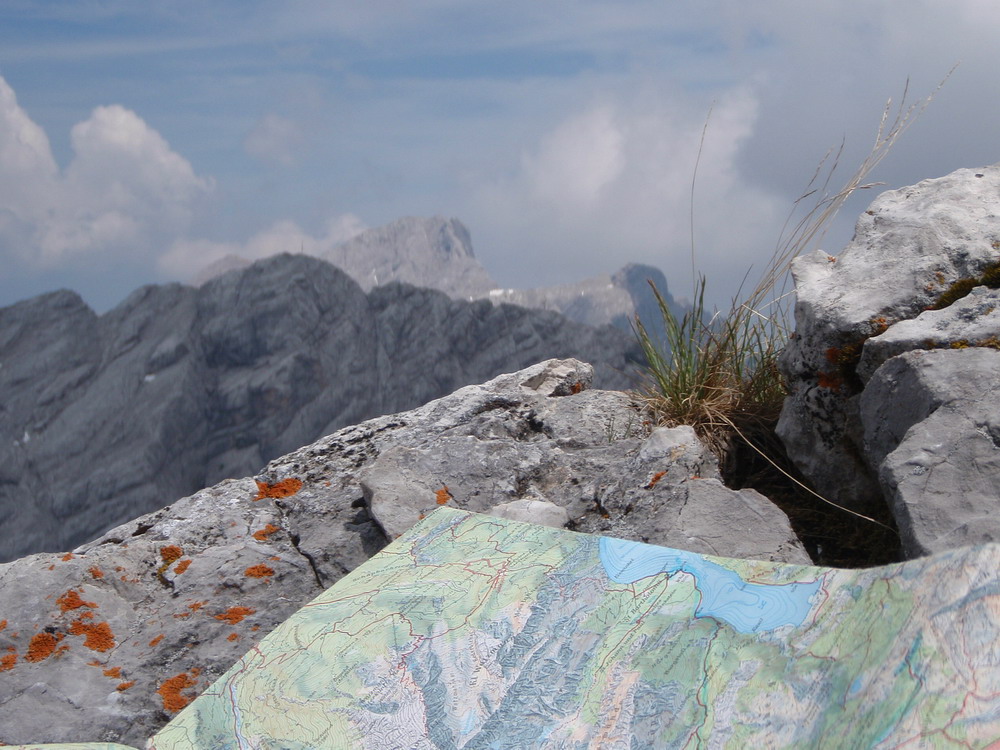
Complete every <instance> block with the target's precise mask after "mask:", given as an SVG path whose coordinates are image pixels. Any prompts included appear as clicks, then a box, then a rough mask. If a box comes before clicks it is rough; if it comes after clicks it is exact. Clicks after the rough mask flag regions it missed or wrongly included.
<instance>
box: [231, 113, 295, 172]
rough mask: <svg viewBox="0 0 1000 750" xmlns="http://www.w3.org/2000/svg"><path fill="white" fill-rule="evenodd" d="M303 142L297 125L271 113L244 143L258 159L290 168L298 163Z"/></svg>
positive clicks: (248, 151)
mask: <svg viewBox="0 0 1000 750" xmlns="http://www.w3.org/2000/svg"><path fill="white" fill-rule="evenodd" d="M303 140H304V139H303V137H302V131H301V129H300V128H299V126H298V125H297V124H295V123H294V122H293V121H292V120H289V119H288V118H287V117H282V116H281V115H276V114H274V113H271V114H267V115H265V116H264V117H262V118H261V119H260V120H259V121H258V122H257V124H256V125H254V127H253V130H251V131H250V133H249V134H248V135H247V137H246V139H245V140H244V141H243V148H244V149H245V150H246V152H247V153H248V154H250V156H253V157H254V158H256V159H260V160H261V161H264V162H271V163H275V164H280V165H281V166H285V167H290V166H292V165H293V164H295V163H296V161H297V157H298V153H299V150H300V149H301V147H302V143H303Z"/></svg>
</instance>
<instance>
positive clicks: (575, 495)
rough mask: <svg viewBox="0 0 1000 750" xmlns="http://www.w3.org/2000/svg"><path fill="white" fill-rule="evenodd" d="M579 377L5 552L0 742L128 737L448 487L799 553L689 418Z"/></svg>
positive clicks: (504, 391)
mask: <svg viewBox="0 0 1000 750" xmlns="http://www.w3.org/2000/svg"><path fill="white" fill-rule="evenodd" d="M591 380H592V368H590V366H588V365H586V364H583V363H581V362H578V361H574V360H566V361H549V362H543V363H540V364H538V365H535V366H533V367H530V368H528V369H526V370H523V371H520V372H517V373H513V374H509V375H503V376H500V377H497V378H495V379H493V380H492V381H490V382H488V383H485V384H483V385H473V386H467V387H465V388H462V389H460V390H458V391H456V392H455V393H453V394H451V395H449V396H447V397H445V398H442V399H439V400H436V401H432V402H430V403H428V404H426V405H424V406H422V407H420V408H418V409H415V410H413V411H410V412H406V413H401V414H395V415H391V416H384V417H378V418H375V419H372V420H369V421H367V422H364V423H361V424H358V425H355V426H351V427H347V428H344V429H341V430H339V431H338V432H336V433H334V434H332V435H329V436H327V437H325V438H322V439H321V440H318V441H317V442H315V443H313V444H311V445H308V446H306V447H303V448H301V449H299V450H297V451H295V452H293V453H291V454H289V455H286V456H284V457H282V458H280V459H277V460H275V461H272V462H271V463H270V464H269V465H268V466H267V467H266V468H265V469H264V471H263V472H262V473H261V474H260V475H259V476H258V477H257V480H256V481H254V480H251V479H241V480H226V481H224V482H221V483H220V484H218V485H216V486H215V487H212V488H209V489H206V490H203V491H201V492H198V493H196V494H195V495H192V496H191V497H188V498H184V499H182V500H179V501H177V502H175V503H174V504H173V505H171V506H169V507H167V508H163V509H160V510H158V511H156V512H154V513H151V514H149V515H146V516H142V517H139V518H136V519H134V520H132V521H130V522H129V523H126V524H124V525H122V526H120V527H118V528H115V529H113V530H111V531H109V532H108V533H106V534H104V535H103V536H102V537H100V538H98V539H96V540H94V541H92V542H90V543H88V544H85V545H83V546H81V547H79V548H77V549H76V550H74V552H73V553H72V554H69V555H61V554H52V553H43V554H38V555H33V556H30V557H25V558H22V559H20V560H17V561H14V562H12V563H7V564H0V603H2V604H0V742H8V743H17V742H61V741H70V740H77V741H78V740H81V739H86V740H91V741H97V740H115V741H119V742H124V743H129V744H133V745H137V746H140V745H141V743H142V742H144V740H145V738H146V737H148V736H149V735H150V734H152V733H153V732H154V731H156V730H157V729H158V728H159V727H160V726H162V725H163V724H164V723H166V722H167V721H168V720H169V719H170V718H171V717H172V716H173V715H175V713H176V711H177V709H179V708H180V707H181V706H182V704H184V703H185V702H186V701H187V700H189V699H190V698H192V697H194V696H195V695H197V694H198V693H200V692H201V691H202V690H204V689H205V688H206V687H207V686H208V685H209V684H211V683H212V682H213V681H214V680H215V679H216V678H217V677H218V676H219V675H220V674H221V673H222V672H223V671H224V670H225V669H226V668H228V666H229V665H230V664H232V663H233V662H234V661H235V660H236V659H237V658H238V657H239V656H240V655H241V654H242V653H244V652H245V651H246V650H247V649H249V648H250V647H252V645H253V644H254V642H255V641H256V640H257V639H259V638H261V637H263V635H265V634H266V633H267V632H268V631H269V630H270V629H272V628H273V627H275V626H276V625H277V624H279V623H280V622H282V621H283V620H284V619H285V618H287V617H288V616H289V615H290V614H291V613H292V612H294V611H295V610H296V609H298V608H299V607H300V606H301V605H302V604H304V603H305V602H306V601H308V600H309V599H311V598H312V597H314V596H315V595H316V594H317V593H319V592H320V591H321V590H322V589H325V588H327V587H328V586H330V585H332V584H333V583H334V582H335V581H337V580H338V579H339V578H340V577H342V576H343V575H344V574H346V573H347V572H349V571H350V570H353V569H354V568H355V567H356V566H357V565H359V564H360V563H361V562H362V561H364V560H365V559H367V558H368V557H370V556H371V555H372V554H374V553H375V552H376V551H378V550H379V549H381V547H382V546H384V545H385V544H386V543H387V537H388V536H393V535H395V534H396V533H399V532H400V530H402V529H405V528H406V526H407V523H409V522H410V521H411V520H416V518H418V517H419V515H420V513H422V512H423V513H426V512H428V511H430V510H432V509H433V508H436V507H438V505H439V504H440V503H442V502H444V503H447V504H449V505H452V506H454V507H460V508H465V509H479V510H484V511H489V510H493V511H495V512H501V513H503V512H505V509H509V508H510V507H511V506H512V504H516V503H518V502H519V501H524V500H529V501H533V502H537V503H547V504H549V505H551V506H553V507H554V508H556V509H559V510H562V511H563V512H564V513H565V514H566V517H567V518H568V519H569V520H570V524H571V526H572V527H574V528H576V529H579V530H587V531H607V532H613V533H615V534H616V535H618V536H624V537H626V538H630V539H636V540H640V541H648V542H651V543H655V544H667V545H673V546H678V547H681V548H684V549H690V550H694V551H698V552H710V553H714V554H722V555H731V556H748V557H755V558H759V559H768V560H784V561H789V562H808V558H807V557H806V555H805V552H804V551H803V549H802V547H801V545H800V544H799V543H798V542H797V541H796V540H795V539H794V536H793V534H792V532H791V530H790V528H789V526H788V522H787V519H786V518H785V517H784V515H783V514H782V513H781V512H780V511H779V510H778V509H777V508H775V507H774V506H771V505H770V504H769V503H767V501H766V500H764V499H763V498H762V497H760V496H759V495H757V494H756V493H754V492H752V491H746V490H744V491H741V492H738V493H737V492H732V491H730V490H727V489H725V488H724V487H723V486H722V485H721V483H720V482H719V481H718V478H717V477H718V473H717V469H716V465H715V462H714V460H713V459H712V458H711V455H710V454H709V453H708V452H707V451H706V449H705V448H704V447H703V446H702V445H701V444H700V443H699V442H698V441H697V439H696V438H695V436H694V433H693V431H692V430H690V429H689V428H683V427H682V428H676V429H656V430H653V431H652V433H650V432H649V428H648V426H647V425H646V424H645V423H644V421H643V415H642V413H641V412H640V411H639V408H638V407H637V405H635V404H633V403H631V402H630V401H629V399H628V398H627V397H626V396H625V394H623V393H620V392H615V391H599V390H592V389H590V388H589V384H590V382H591ZM445 487H447V490H446V491H445V492H444V493H441V492H440V491H441V490H443V489H444V488H445ZM498 508H499V509H500V510H499V511H497V509H498ZM387 532H388V533H387Z"/></svg>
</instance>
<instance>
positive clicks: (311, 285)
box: [0, 255, 634, 559]
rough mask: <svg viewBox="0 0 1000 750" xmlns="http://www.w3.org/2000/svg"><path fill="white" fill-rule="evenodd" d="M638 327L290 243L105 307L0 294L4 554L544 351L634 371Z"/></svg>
mask: <svg viewBox="0 0 1000 750" xmlns="http://www.w3.org/2000/svg"><path fill="white" fill-rule="evenodd" d="M630 351H632V352H633V353H634V344H633V342H632V341H631V339H630V338H629V337H628V336H626V335H624V334H622V333H621V332H620V331H618V330H616V329H613V328H611V327H605V328H602V329H595V328H590V327H587V326H583V325H580V324H577V323H573V322H571V321H568V320H566V319H565V318H563V317H562V316H560V315H557V314H555V313H550V312H543V311H537V310H527V309H524V308H519V307H513V306H507V305H503V306H493V305H492V304H490V303H489V302H486V301H477V302H463V301H459V300H453V299H451V298H449V297H447V296H446V295H444V294H442V293H440V292H435V291H432V290H426V289H417V288H414V287H411V286H408V285H402V284H390V285H387V286H383V287H380V288H378V289H376V290H373V291H372V292H371V294H369V295H366V294H365V292H364V291H363V290H362V289H361V288H360V287H359V286H358V285H357V284H356V283H355V282H354V281H353V280H352V279H350V278H349V277H348V276H347V275H346V274H345V273H343V272H342V271H340V270H338V269H337V268H334V267H333V266H331V265H330V264H328V263H325V262H323V261H320V260H318V259H316V258H310V257H307V256H303V255H280V256H275V257H272V258H268V259H266V260H263V261H260V262H258V263H256V264H254V265H252V266H250V267H248V268H246V269H243V270H237V271H233V272H230V273H227V274H225V275H223V276H221V277H218V278H216V279H214V280H212V281H210V282H208V283H206V284H205V285H204V286H202V287H201V288H198V289H195V288H192V287H184V286H181V285H178V284H170V285H166V286H149V287H144V288H142V289H139V290H138V291H136V292H134V293H133V294H132V295H131V296H130V297H129V298H128V299H127V300H126V301H125V302H123V303H122V304H121V305H119V306H118V307H117V308H115V309H114V310H112V311H110V312H108V313H107V314H105V315H102V316H97V315H95V314H94V313H93V311H91V310H90V309H89V308H88V307H87V306H86V305H85V304H84V303H83V302H82V301H81V300H80V298H79V297H78V296H77V295H75V294H73V293H72V292H65V291H63V292H55V293H52V294H47V295H43V296H41V297H37V298H34V299H31V300H28V301H26V302H22V303H20V304H17V305H14V306H12V307H8V308H4V309H0V512H2V517H3V518H4V525H3V533H2V536H0V559H11V558H13V557H17V556H20V555H24V554H28V553H30V552H34V551H39V550H45V549H47V550H55V549H65V548H68V547H72V546H74V545H76V544H79V543H81V542H83V541H86V540H88V539H90V538H92V537H93V536H94V535H96V534H97V533H99V532H101V531H103V530H104V529H105V528H108V527H109V526H112V525H114V524H117V523H121V522H122V521H124V520H127V519H129V518H132V517H134V516H136V515H138V514H140V513H144V512H148V511H150V510H154V509H156V508H159V507H162V506H163V505H166V504H168V503H169V502H171V501H173V500H174V499H176V498H178V497H181V496H183V495H185V494H190V493H191V492H193V491H195V490H198V489H200V488H202V487H204V486H208V485H211V484H213V483H215V482H217V481H219V480H220V479H222V478H225V477H227V476H244V475H247V474H252V473H253V472H255V471H257V470H258V469H259V468H260V467H261V466H262V465H263V464H264V463H265V462H266V461H267V460H269V459H271V458H273V457H275V456H279V455H281V454H283V453H287V452H288V451H290V450H293V449H295V448H297V447H299V446H301V445H304V444H306V443H308V442H310V441H312V440H315V439H316V438H317V437H319V436H320V435H322V434H325V433H328V432H332V431H333V430H335V429H337V428H339V427H342V426H344V425H349V424H354V423H356V422H360V421H363V420H364V419H367V418H370V417H372V416H376V415H379V414H384V413H388V412H393V411H399V410H402V409H408V408H412V407H415V406H418V405H420V404H422V403H424V402H426V401H428V400H430V399H433V398H437V397H439V396H442V395H444V394H446V393H450V392H451V391H453V390H455V389H456V388H458V387H460V386H462V385H465V384H468V383H472V382H481V381H483V380H485V379H488V378H490V377H493V376H494V375H496V374H498V373H501V372H505V371H511V370H517V369H519V368H522V367H525V366H527V365H529V364H532V363H534V362H537V361H539V360H542V359H546V358H548V357H568V356H576V357H579V358H580V359H584V360H586V361H590V362H593V363H594V364H595V366H596V367H597V370H598V383H599V384H600V385H602V386H604V387H612V388H615V387H624V386H625V385H626V384H627V378H626V377H625V375H624V372H625V371H626V370H627V369H628V367H629V365H628V361H627V358H628V356H629V352H630Z"/></svg>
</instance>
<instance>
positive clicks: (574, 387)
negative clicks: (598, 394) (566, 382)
mask: <svg viewBox="0 0 1000 750" xmlns="http://www.w3.org/2000/svg"><path fill="white" fill-rule="evenodd" d="M582 390H583V383H582V382H580V381H577V382H576V383H573V385H571V386H570V387H569V392H570V393H572V394H573V395H574V396H575V395H576V394H577V393H580V391H582Z"/></svg>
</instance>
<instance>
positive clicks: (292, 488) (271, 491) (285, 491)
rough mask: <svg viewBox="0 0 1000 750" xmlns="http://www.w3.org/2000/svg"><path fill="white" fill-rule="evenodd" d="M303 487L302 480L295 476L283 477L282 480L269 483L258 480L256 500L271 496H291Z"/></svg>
mask: <svg viewBox="0 0 1000 750" xmlns="http://www.w3.org/2000/svg"><path fill="white" fill-rule="evenodd" d="M301 489H302V480H301V479H295V478H294V477H289V478H288V479H282V480H281V481H280V482H275V483H274V484H268V483H267V482H260V481H258V482H257V497H255V498H254V500H255V501H256V500H263V499H264V498H265V497H269V498H277V499H280V498H283V497H290V496H291V495H294V494H295V493H296V492H298V491H299V490H301Z"/></svg>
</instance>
